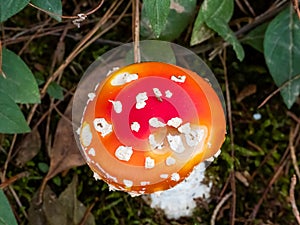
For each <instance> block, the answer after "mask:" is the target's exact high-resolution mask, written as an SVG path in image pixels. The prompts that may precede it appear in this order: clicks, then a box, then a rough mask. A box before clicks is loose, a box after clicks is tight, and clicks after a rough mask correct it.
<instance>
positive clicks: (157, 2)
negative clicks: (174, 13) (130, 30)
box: [143, 0, 171, 38]
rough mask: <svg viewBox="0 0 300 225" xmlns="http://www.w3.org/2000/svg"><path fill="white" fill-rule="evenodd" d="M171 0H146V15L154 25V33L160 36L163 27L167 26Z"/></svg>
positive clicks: (144, 4)
mask: <svg viewBox="0 0 300 225" xmlns="http://www.w3.org/2000/svg"><path fill="white" fill-rule="evenodd" d="M170 3H171V0H145V1H144V3H143V6H144V7H145V13H146V16H147V17H148V19H149V22H150V24H151V26H152V29H153V32H154V35H155V37H156V38H159V36H160V33H161V31H162V29H163V28H164V27H165V25H166V22H167V18H168V15H169V12H170Z"/></svg>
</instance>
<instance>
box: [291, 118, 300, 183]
mask: <svg viewBox="0 0 300 225" xmlns="http://www.w3.org/2000/svg"><path fill="white" fill-rule="evenodd" d="M299 127H300V124H299V123H298V124H297V126H296V128H295V131H294V132H292V131H291V132H290V138H289V142H290V143H289V145H290V150H291V158H292V162H293V166H294V169H295V172H296V174H297V176H298V179H299V180H300V170H299V166H298V162H297V156H296V153H295V145H294V140H295V136H294V135H293V133H294V134H298V133H299Z"/></svg>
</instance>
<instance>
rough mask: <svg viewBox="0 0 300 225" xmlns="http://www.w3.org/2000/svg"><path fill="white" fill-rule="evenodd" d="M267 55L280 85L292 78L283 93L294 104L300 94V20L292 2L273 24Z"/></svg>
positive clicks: (267, 37)
mask: <svg viewBox="0 0 300 225" xmlns="http://www.w3.org/2000/svg"><path fill="white" fill-rule="evenodd" d="M264 55H265V59H266V63H267V65H268V68H269V71H270V73H271V75H272V77H273V79H274V81H275V83H276V85H277V86H281V85H283V84H285V83H286V82H289V83H287V85H286V86H285V87H284V88H282V89H281V92H280V93H281V95H282V97H283V100H284V103H285V104H286V106H287V107H288V108H291V107H292V105H293V104H294V103H295V101H296V99H297V97H298V96H299V94H300V78H299V76H300V64H299V62H300V21H299V19H298V17H297V15H296V13H294V10H293V8H292V6H291V7H288V8H287V9H285V10H284V11H282V12H281V13H280V14H279V15H277V16H276V17H275V18H274V19H273V20H272V21H271V23H270V24H269V26H268V28H267V31H266V35H265V40H264Z"/></svg>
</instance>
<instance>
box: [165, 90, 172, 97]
mask: <svg viewBox="0 0 300 225" xmlns="http://www.w3.org/2000/svg"><path fill="white" fill-rule="evenodd" d="M172 95H173V93H172V92H171V91H170V90H166V91H165V96H166V98H171V97H172Z"/></svg>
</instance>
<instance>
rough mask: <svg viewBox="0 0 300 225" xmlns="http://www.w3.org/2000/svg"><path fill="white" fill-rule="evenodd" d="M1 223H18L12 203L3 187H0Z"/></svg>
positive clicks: (14, 224) (11, 224)
mask: <svg viewBox="0 0 300 225" xmlns="http://www.w3.org/2000/svg"><path fill="white" fill-rule="evenodd" d="M0 224H1V225H18V224H17V221H16V218H15V216H14V214H13V212H12V210H11V207H10V204H9V202H8V200H7V198H6V196H5V194H4V192H3V190H2V189H0Z"/></svg>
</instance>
